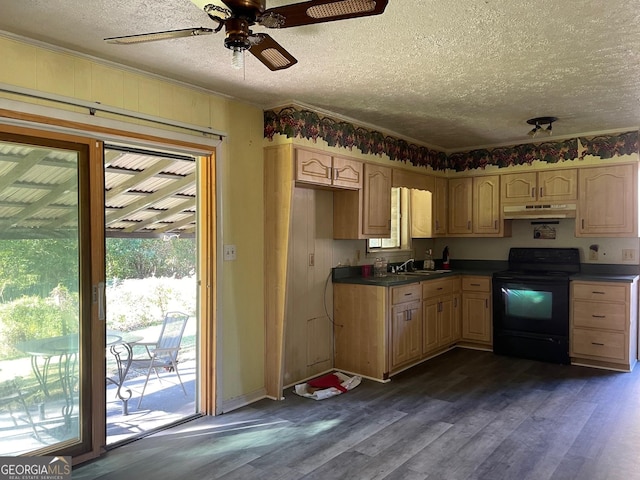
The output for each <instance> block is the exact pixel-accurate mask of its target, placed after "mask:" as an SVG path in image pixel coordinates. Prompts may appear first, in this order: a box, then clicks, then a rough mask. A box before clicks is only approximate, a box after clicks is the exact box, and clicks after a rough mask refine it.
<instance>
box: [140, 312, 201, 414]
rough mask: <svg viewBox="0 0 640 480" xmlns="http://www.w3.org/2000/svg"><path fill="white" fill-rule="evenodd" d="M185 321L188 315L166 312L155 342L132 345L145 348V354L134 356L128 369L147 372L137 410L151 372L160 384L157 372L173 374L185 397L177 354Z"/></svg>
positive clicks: (185, 324) (185, 392)
mask: <svg viewBox="0 0 640 480" xmlns="http://www.w3.org/2000/svg"><path fill="white" fill-rule="evenodd" d="M187 320H189V315H188V314H186V313H182V312H168V313H167V314H166V315H165V317H164V322H163V323H162V329H161V330H160V336H159V337H158V341H157V342H136V343H134V344H133V345H134V346H136V345H143V346H144V347H145V354H144V357H142V358H138V357H135V356H134V357H133V359H132V360H131V365H130V368H134V369H135V368H137V369H146V370H147V378H146V379H145V382H144V386H143V387H142V393H141V394H140V399H139V400H138V407H137V408H140V404H141V403H142V398H143V397H144V392H145V390H146V388H147V384H148V383H149V377H150V376H151V372H152V371H153V372H155V374H156V378H157V379H158V381H159V382H162V380H161V379H160V376H159V375H158V370H165V371H172V372H175V374H176V377H177V378H178V381H179V382H180V386H181V387H182V391H183V392H184V394H185V396H186V395H187V391H186V389H185V388H184V384H183V383H182V379H181V378H180V372H179V371H178V352H179V351H180V343H181V342H182V335H183V334H184V329H185V327H186V326H187ZM129 372H131V370H129Z"/></svg>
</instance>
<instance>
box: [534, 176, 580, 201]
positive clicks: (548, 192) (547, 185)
mask: <svg viewBox="0 0 640 480" xmlns="http://www.w3.org/2000/svg"><path fill="white" fill-rule="evenodd" d="M577 198H578V170H576V169H573V170H551V171H547V172H544V171H543V172H538V200H539V201H540V202H542V203H546V202H550V203H557V202H564V201H568V200H576V199H577Z"/></svg>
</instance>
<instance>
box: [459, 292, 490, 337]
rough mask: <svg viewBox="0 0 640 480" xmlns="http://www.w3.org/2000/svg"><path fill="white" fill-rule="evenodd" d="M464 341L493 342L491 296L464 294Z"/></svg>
mask: <svg viewBox="0 0 640 480" xmlns="http://www.w3.org/2000/svg"><path fill="white" fill-rule="evenodd" d="M462 339H463V340H471V341H478V342H483V343H490V342H491V341H492V339H491V298H490V294H487V293H475V292H473V293H467V292H463V294H462Z"/></svg>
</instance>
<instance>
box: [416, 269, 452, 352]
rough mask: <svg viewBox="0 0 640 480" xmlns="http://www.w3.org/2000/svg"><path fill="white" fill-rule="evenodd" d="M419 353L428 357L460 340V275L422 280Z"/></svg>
mask: <svg viewBox="0 0 640 480" xmlns="http://www.w3.org/2000/svg"><path fill="white" fill-rule="evenodd" d="M422 318H423V321H422V355H424V356H430V355H432V354H434V353H436V352H438V351H439V350H442V349H446V348H448V347H450V346H452V345H454V344H455V343H456V342H457V341H458V340H459V339H460V279H459V277H452V278H444V279H441V280H429V281H425V282H422Z"/></svg>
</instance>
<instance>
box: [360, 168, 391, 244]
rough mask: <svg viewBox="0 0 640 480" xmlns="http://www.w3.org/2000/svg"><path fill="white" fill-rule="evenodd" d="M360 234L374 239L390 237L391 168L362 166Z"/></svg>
mask: <svg viewBox="0 0 640 480" xmlns="http://www.w3.org/2000/svg"><path fill="white" fill-rule="evenodd" d="M363 193H364V198H363V202H364V204H363V219H362V222H363V225H362V233H363V234H364V235H369V236H374V237H389V236H390V235H391V168H389V167H384V166H381V165H374V164H370V163H367V164H365V166H364V188H363Z"/></svg>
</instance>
